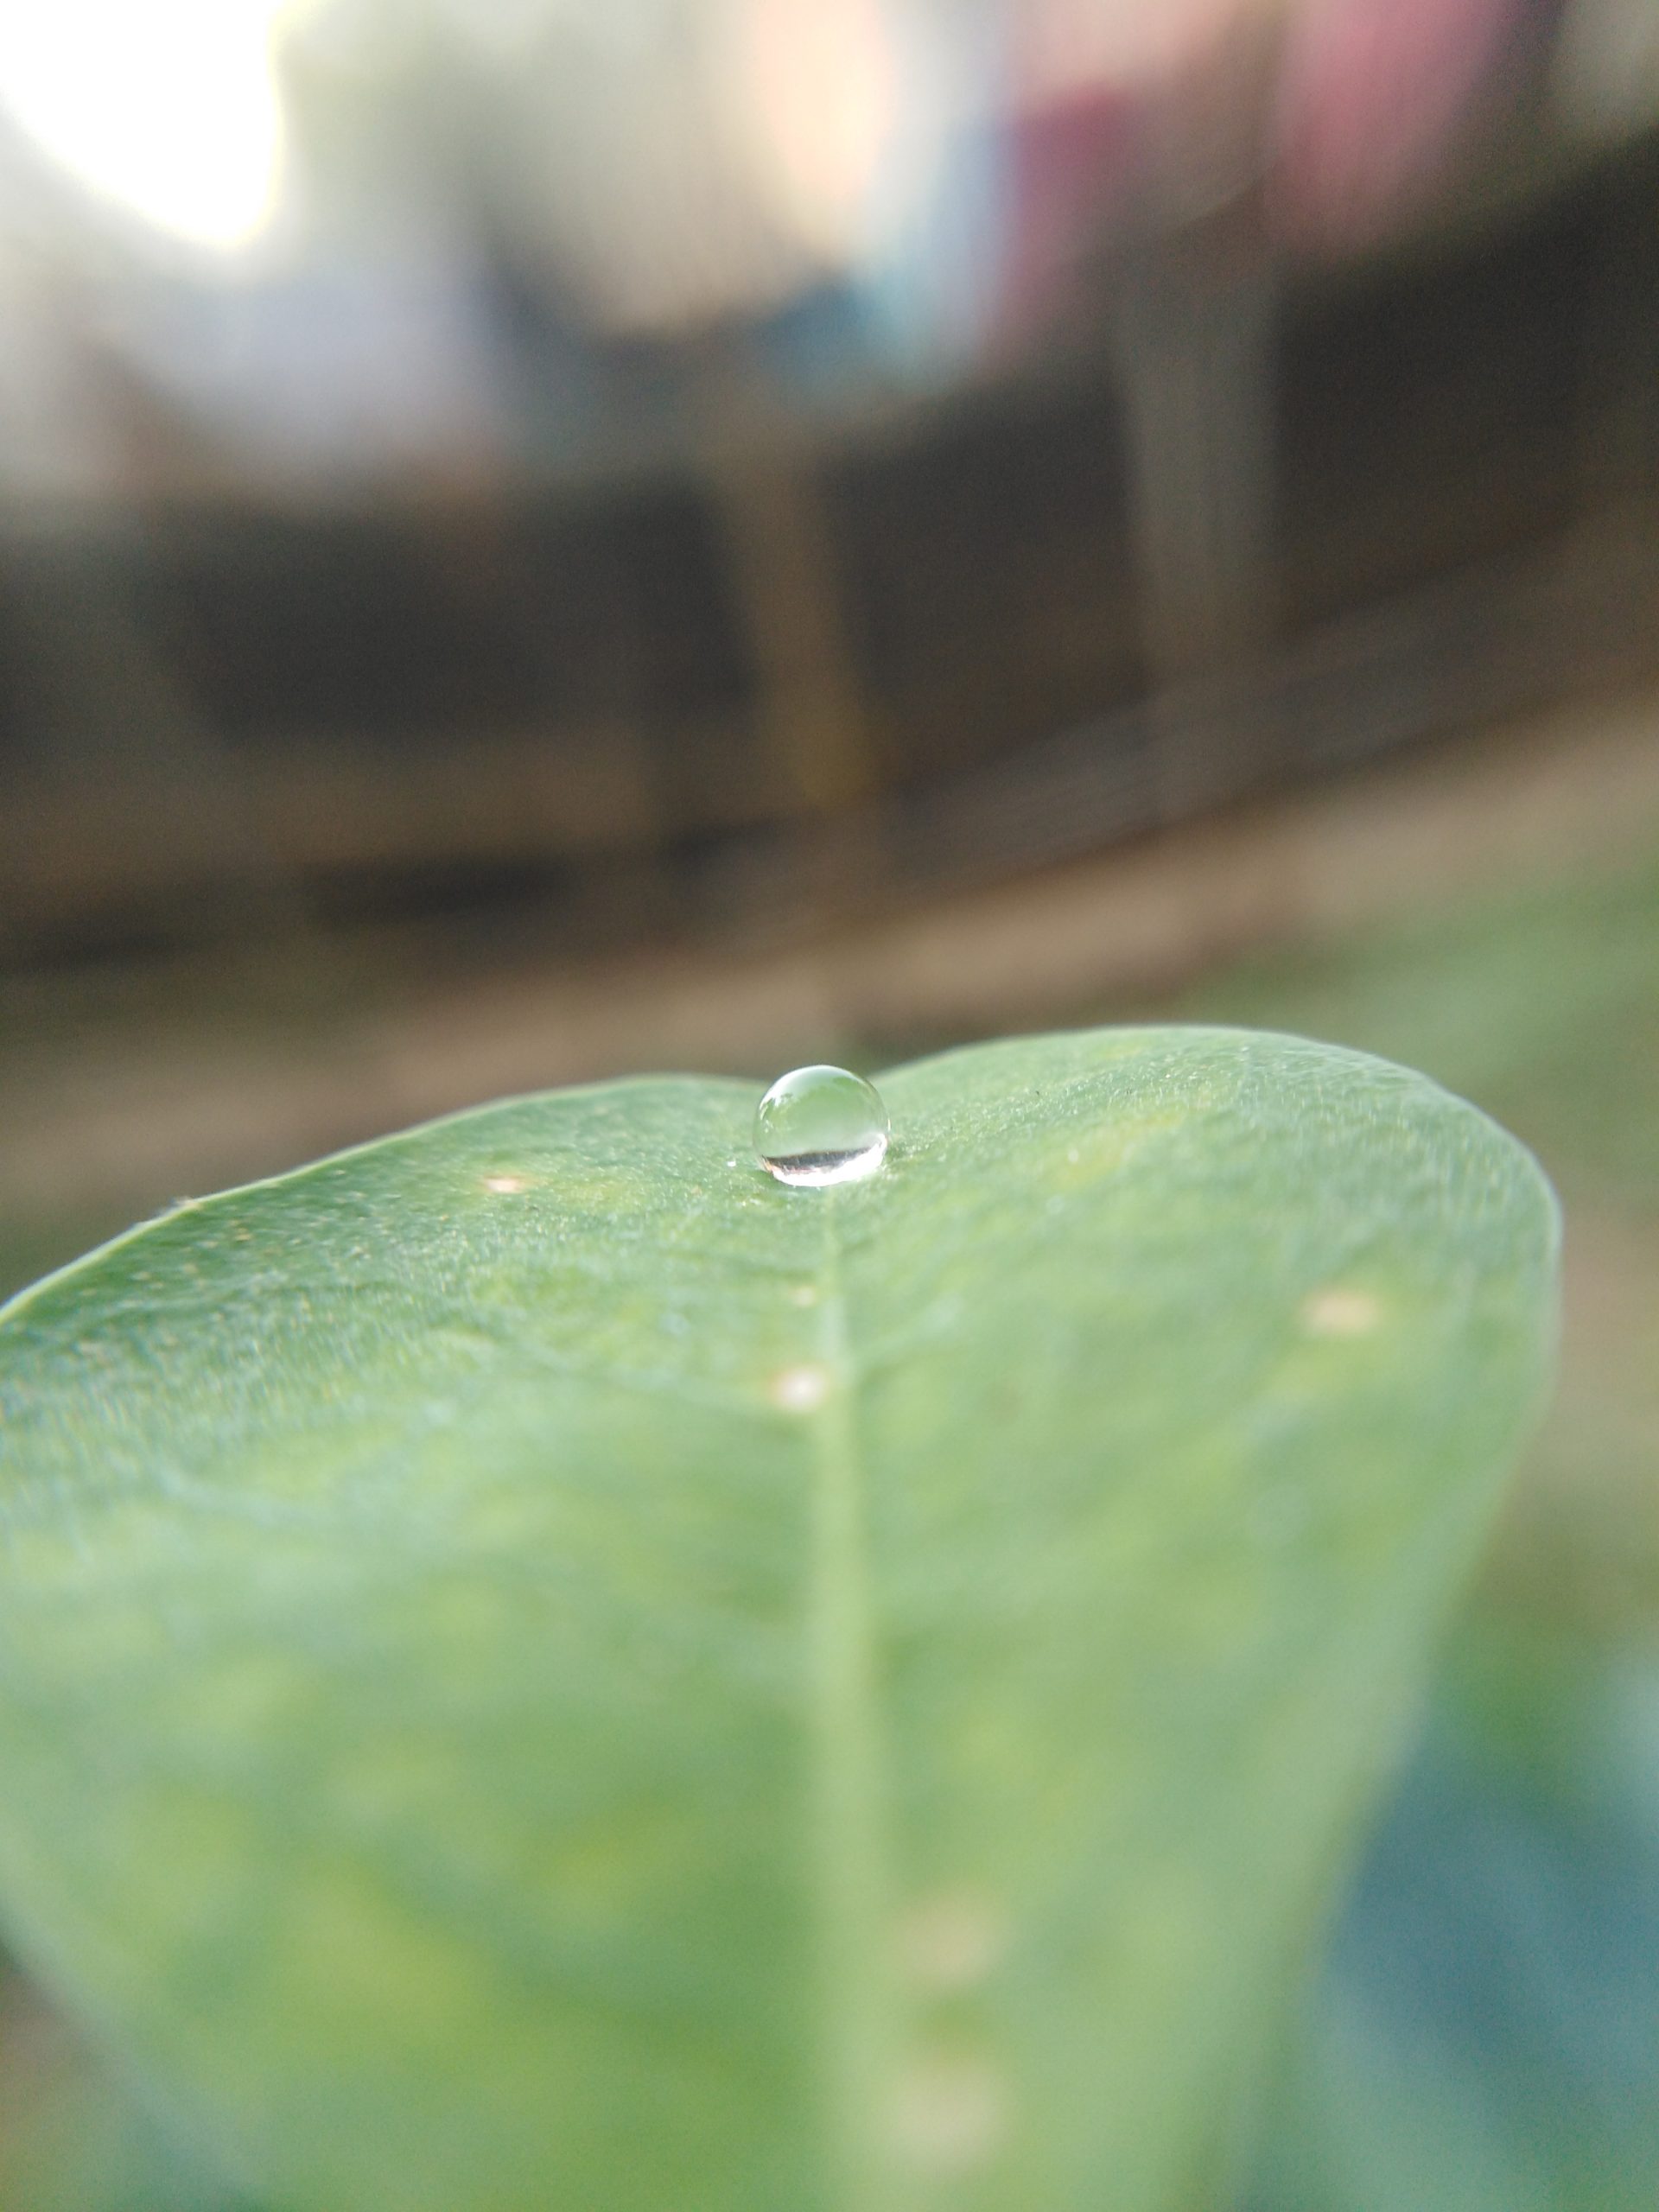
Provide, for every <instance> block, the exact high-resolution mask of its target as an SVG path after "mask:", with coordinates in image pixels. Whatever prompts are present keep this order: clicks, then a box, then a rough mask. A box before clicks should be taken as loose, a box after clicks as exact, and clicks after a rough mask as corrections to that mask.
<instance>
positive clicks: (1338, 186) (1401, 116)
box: [1273, 0, 1522, 245]
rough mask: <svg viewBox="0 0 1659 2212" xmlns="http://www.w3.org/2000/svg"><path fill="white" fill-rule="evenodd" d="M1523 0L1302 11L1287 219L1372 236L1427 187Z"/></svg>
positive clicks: (1443, 0) (1279, 152)
mask: <svg viewBox="0 0 1659 2212" xmlns="http://www.w3.org/2000/svg"><path fill="white" fill-rule="evenodd" d="M1521 13H1522V0H1311V4H1308V5H1305V6H1304V7H1302V8H1300V10H1298V11H1297V12H1296V13H1295V14H1294V16H1293V17H1292V20H1291V22H1290V24H1289V26H1288V28H1287V35H1286V50H1285V60H1284V67H1283V73H1282V77H1281V87H1280V94H1279V103H1278V113H1277V117H1276V119H1275V124H1274V147H1273V154H1274V190H1273V205H1274V213H1275V217H1276V220H1277V222H1278V225H1279V226H1280V227H1281V228H1282V229H1284V230H1286V231H1287V232H1290V233H1292V234H1293V235H1294V236H1300V237H1302V238H1307V239H1310V240H1316V241H1320V242H1323V243H1325V244H1328V245H1350V244H1361V243H1363V242H1364V241H1365V240H1366V239H1367V238H1370V237H1373V236H1375V235H1376V233H1377V232H1380V231H1381V230H1383V228H1384V227H1385V226H1386V225H1387V223H1388V221H1389V218H1390V216H1391V215H1392V214H1393V213H1395V210H1396V208H1398V207H1400V206H1401V205H1402V202H1406V201H1408V200H1410V199H1411V198H1412V197H1413V196H1414V194H1417V193H1419V192H1421V191H1422V190H1423V189H1424V188H1427V186H1428V185H1429V184H1430V183H1431V182H1432V181H1433V178H1434V176H1435V175H1436V174H1437V173H1438V172H1439V170H1440V168H1441V167H1442V165H1443V163H1444V162H1446V159H1447V157H1448V156H1449V155H1450V153H1451V151H1452V146H1453V143H1454V142H1455V139H1456V136H1457V130H1458V125H1459V123H1460V122H1461V121H1462V120H1463V119H1464V118H1465V116H1466V115H1467V114H1468V112H1469V111H1470V110H1471V108H1472V107H1473V105H1475V103H1476V101H1477V99H1478V95H1479V93H1480V92H1481V89H1482V87H1483V86H1484V85H1485V83H1486V82H1487V81H1488V79H1490V78H1491V74H1492V73H1493V68H1494V65H1495V64H1496V63H1497V60H1499V59H1500V57H1501V55H1502V54H1503V50H1504V48H1505V45H1506V43H1507V41H1508V38H1509V35H1510V31H1511V30H1512V29H1513V27H1514V25H1515V23H1516V20H1517V18H1518V17H1519V16H1520V15H1521Z"/></svg>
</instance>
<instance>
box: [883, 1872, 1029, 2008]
mask: <svg viewBox="0 0 1659 2212" xmlns="http://www.w3.org/2000/svg"><path fill="white" fill-rule="evenodd" d="M1006 1941H1007V1929H1006V1927H1005V1925H1004V1922H1003V1918H1002V1915H1001V1913H1000V1912H999V1911H998V1910H997V1908H996V1906H995V1903H994V1902H993V1901H992V1899H991V1898H990V1897H988V1896H986V1895H985V1893H984V1892H983V1891H980V1890H975V1889H969V1888H967V1887H965V1886H964V1887H962V1888H958V1889H949V1890H938V1891H934V1892H933V1893H932V1895H931V1896H929V1897H919V1898H918V1900H917V1902H916V1903H915V1904H913V1905H912V1907H911V1909H910V1910H909V1911H908V1912H907V1913H906V1915H905V1916H904V1918H903V1919H902V1920H901V1921H900V1922H899V1959H900V1961H901V1962H902V1964H903V1966H904V1968H905V1971H906V1974H908V1975H909V1977H910V1979H911V1980H912V1982H914V1983H915V1984H916V1986H918V1988H919V1989H923V1990H925V1991H927V1992H928V1993H930V1994H932V1995H935V1996H944V1995H946V1994H949V1993H952V1992H955V1991H958V1990H963V1989H971V1988H972V1987H973V1986H975V1984H976V1982H981V1981H983V1980H984V1979H985V1977H986V1975H987V1974H988V1973H989V1972H990V1970H991V1968H992V1967H994V1966H995V1964H996V1962H997V1961H998V1960H999V1959H1000V1958H1001V1955H1002V1952H1003V1948H1004V1946H1005V1943H1006Z"/></svg>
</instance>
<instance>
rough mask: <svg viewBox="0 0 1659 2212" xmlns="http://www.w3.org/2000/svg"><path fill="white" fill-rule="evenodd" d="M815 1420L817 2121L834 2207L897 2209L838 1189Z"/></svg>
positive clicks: (884, 1931)
mask: <svg viewBox="0 0 1659 2212" xmlns="http://www.w3.org/2000/svg"><path fill="white" fill-rule="evenodd" d="M823 1208H824V1237H823V1262H822V1284H821V1293H820V1305H819V1334H818V1346H819V1357H820V1358H821V1359H822V1361H823V1367H824V1370H825V1371H826V1375H827V1377H828V1388H827V1389H826V1392H825V1395H824V1398H823V1404H822V1406H821V1407H820V1408H818V1409H817V1413H816V1414H815V1415H814V1416H813V1421H814V1446H815V1451H814V1469H813V1492H812V1510H811V1561H812V1570H811V1586H810V1604H811V1622H810V1633H811V1662H812V1663H811V1682H812V1707H813V1722H814V1726H813V1736H814V1745H813V1755H814V1783H815V1789H814V1802H813V1806H812V1812H813V1817H814V1822H815V1834H814V1841H815V1845H816V1878H817V1919H818V1931H817V1932H818V1941H819V1944H820V1947H821V1950H820V1977H821V1980H820V1987H821V1992H822V2001H823V2041H824V2051H823V2062H824V2084H823V2087H824V2093H825V2099H824V2101H825V2115H824V2117H825V2126H826V2134H827V2137H828V2141H829V2152H830V2159H831V2173H832V2176H833V2181H832V2186H831V2190H830V2191H829V2201H830V2202H833V2203H834V2204H835V2205H836V2208H837V2212H899V2208H898V2198H897V2194H896V2191H895V2189H894V2186H893V2173H892V2168H891V2161H890V2158H889V2155H888V2150H887V2140H886V2135H885V2131H884V2129H883V2127H882V2125H881V2120H882V2113H883V2108H884V2103H885V2094H884V2093H885V2092H886V2091H887V2086H888V2084H889V2083H890V2082H891V2080H892V2074H893V2058H894V2056H895V2055H896V2044H897V2041H898V2031H897V2008H896V2005H895V2003H894V1992H893V1986H892V1978H891V1964H890V1942H889V1931H890V1929H891V1927H892V1923H893V1911H892V1891H893V1874H892V1868H891V1864H890V1847H889V1838H888V1832H887V1831H888V1822H887V1776H886V1755H885V1747H884V1745H883V1741H882V1729H881V1724H880V1700H879V1695H878V1689H877V1682H876V1672H875V1639H874V1618H873V1611H872V1601H871V1590H870V1569H869V1531H868V1499H867V1495H866V1493H867V1488H868V1484H867V1478H866V1472H867V1471H866V1467H865V1464H864V1459H863V1455H862V1452H861V1446H860V1440H859V1434H858V1427H857V1422H856V1419H855V1383H856V1376H857V1372H858V1370H857V1363H856V1362H855V1357H854V1355H853V1350H852V1344H851V1340H850V1330H849V1320H848V1312H847V1296H846V1287H845V1284H844V1281H843V1280H842V1243H841V1240H840V1236H839V1234H838V1229H837V1224H836V1202H835V1199H834V1197H833V1195H832V1194H830V1193H829V1192H826V1193H825V1194H824V1199H823Z"/></svg>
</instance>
